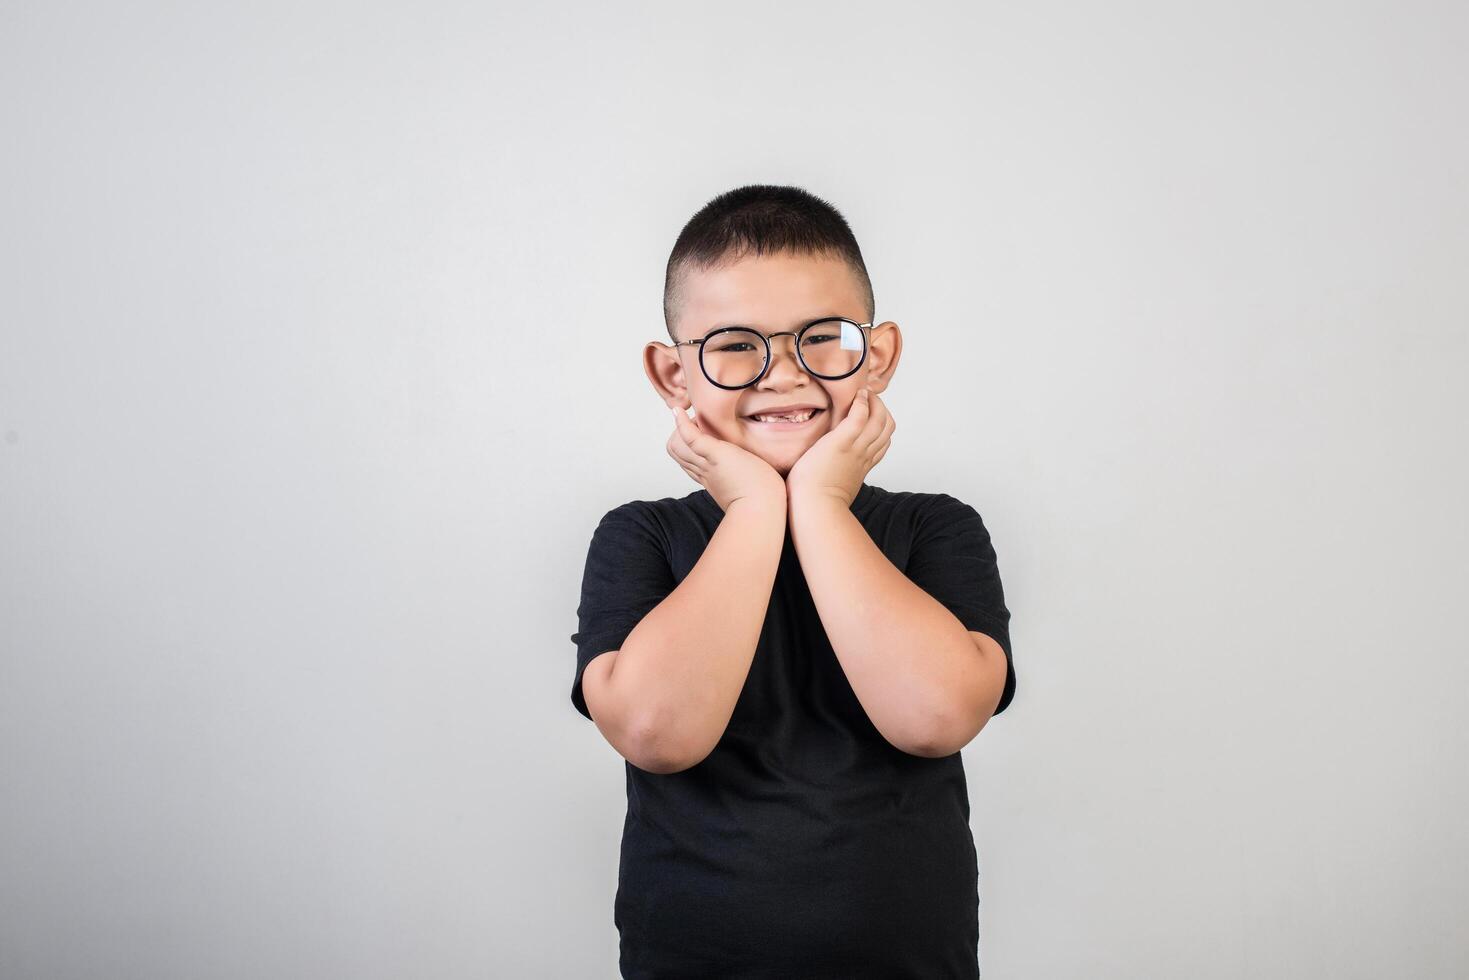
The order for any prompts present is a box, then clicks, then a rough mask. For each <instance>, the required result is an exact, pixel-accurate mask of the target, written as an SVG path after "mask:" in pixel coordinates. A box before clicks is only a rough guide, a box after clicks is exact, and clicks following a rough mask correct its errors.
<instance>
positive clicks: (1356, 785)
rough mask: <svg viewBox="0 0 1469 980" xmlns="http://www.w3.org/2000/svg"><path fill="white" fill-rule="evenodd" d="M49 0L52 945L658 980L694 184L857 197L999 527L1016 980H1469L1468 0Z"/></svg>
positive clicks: (15, 682) (912, 361) (917, 462)
mask: <svg viewBox="0 0 1469 980" xmlns="http://www.w3.org/2000/svg"><path fill="white" fill-rule="evenodd" d="M1020 7H1021V5H1013V7H1012V5H1006V6H1004V7H1001V6H998V5H982V6H979V5H970V4H962V5H961V4H931V5H924V4H919V5H909V6H905V7H897V6H894V5H892V4H873V5H854V4H835V3H824V4H795V5H791V4H786V3H779V4H778V3H741V4H720V5H713V4H709V5H704V4H699V5H687V4H686V5H678V4H672V3H668V4H636V5H628V4H618V5H602V4H597V5H593V4H584V5H579V6H567V5H560V6H558V7H556V8H553V9H545V10H540V11H525V10H512V9H511V8H510V7H509V6H508V5H504V6H490V5H482V4H409V3H403V4H399V5H396V6H388V5H385V4H371V5H359V4H326V3H314V4H301V3H291V4H286V3H273V4H263V3H257V4H250V5H248V9H246V6H245V5H222V4H221V5H210V6H206V5H199V4H194V5H190V4H176V5H163V4H134V5H114V4H100V3H81V4H76V3H72V4H64V3H45V4H42V3H38V2H30V3H19V4H17V3H8V4H6V5H5V7H4V8H3V11H0V83H3V85H0V92H3V95H0V123H3V127H4V133H5V135H6V144H7V145H6V149H5V151H4V152H3V154H0V260H3V261H0V329H3V335H0V647H3V659H0V793H3V807H0V976H3V977H4V978H5V980H16V978H73V977H75V978H81V977H88V978H90V977H97V978H103V977H106V978H109V980H112V978H148V980H164V978H201V977H207V978H237V977H238V978H243V977H270V978H290V977H301V978H319V977H351V978H378V977H382V978H388V977H394V978H396V977H408V976H413V977H433V978H460V977H515V978H529V977H545V978H573V977H574V978H584V977H586V978H594V977H595V978H600V977H612V976H615V973H616V969H615V963H616V953H617V945H616V943H617V937H616V933H615V931H614V929H613V924H612V897H613V892H614V889H615V887H616V872H617V858H618V855H617V846H618V840H619V835H620V832H621V821H622V815H623V806H624V799H623V790H624V787H623V769H622V764H621V760H620V759H619V757H618V756H617V755H616V754H615V753H614V752H613V750H612V749H611V748H610V747H609V746H608V745H607V744H606V743H605V742H603V741H602V739H601V737H600V736H599V735H598V733H597V731H596V729H595V728H594V726H593V725H592V724H591V723H590V722H588V721H587V720H586V719H584V718H582V717H580V716H579V715H577V714H576V713H575V711H574V710H573V708H572V707H571V704H570V701H569V697H568V694H569V686H570V681H571V677H572V671H573V662H574V651H573V649H572V646H571V644H570V642H569V636H570V634H571V632H572V631H573V630H574V629H575V628H576V622H575V607H576V602H577V590H578V586H579V584H580V576H581V571H582V562H583V560H584V557H585V551H586V546H587V543H588V541H589V538H590V535H591V531H592V528H593V527H594V525H595V523H596V521H597V519H598V518H599V517H600V516H601V515H602V514H603V513H605V512H606V511H607V510H608V509H610V508H611V507H613V506H616V505H617V504H620V503H622V502H624V501H626V500H629V499H632V498H635V497H637V498H645V499H646V498H655V497H659V496H664V495H682V494H684V493H688V492H690V491H692V490H694V489H696V487H695V486H694V485H693V484H692V483H691V482H690V481H689V480H688V478H687V477H686V476H685V475H684V474H683V472H682V471H681V470H680V469H678V467H677V466H676V465H675V464H674V463H673V462H672V460H670V459H669V458H668V457H667V455H666V454H665V452H664V446H663V443H664V440H665V439H666V438H667V435H668V430H669V425H670V423H669V419H668V412H667V409H666V408H664V407H663V405H662V404H661V403H660V402H659V401H658V400H657V399H656V398H655V396H654V395H653V393H652V391H651V389H650V387H649V385H648V382H647V380H646V378H645V377H644V375H643V374H642V370H641V367H640V365H639V354H640V348H641V346H642V344H643V343H645V342H646V341H648V340H655V339H662V338H664V334H663V326H662V323H661V319H660V311H659V300H660V289H661V284H662V279H661V277H662V273H663V263H664V261H665V259H666V257H667V254H668V250H669V248H670V247H671V245H672V242H673V238H674V236H675V235H676V234H677V232H678V229H679V228H680V227H681V225H682V223H683V222H684V221H685V220H686V219H687V218H688V217H689V216H690V215H691V214H692V213H693V211H694V210H695V209H696V208H697V207H699V206H700V205H701V204H703V203H704V201H706V200H707V199H708V198H710V197H712V196H714V195H715V194H717V193H719V192H721V191H723V190H727V189H729V188H731V187H733V186H736V185H738V184H741V183H747V182H776V183H793V184H797V185H799V186H802V187H805V188H807V189H808V190H811V191H813V192H814V193H817V194H819V195H821V196H824V197H826V198H828V199H829V200H831V201H832V202H833V203H835V204H836V205H837V206H838V207H839V208H841V209H842V210H843V211H844V212H845V213H846V215H847V216H848V218H849V219H850V221H851V222H852V224H853V227H854V229H855V231H856V233H857V235H858V238H859V240H860V241H861V243H862V246H863V248H864V250H865V253H866V256H867V259H868V262H869V266H870V269H871V273H872V276H873V279H874V284H875V288H876V294H877V303H878V315H879V318H881V319H893V320H896V321H897V322H898V323H899V324H900V325H901V326H902V327H903V328H904V333H905V338H906V349H905V354H904V357H903V360H902V363H901V365H900V368H899V371H898V375H897V377H896V379H895V382H894V387H893V388H892V389H891V390H890V392H889V393H888V395H887V396H885V397H886V401H887V403H888V405H889V407H890V408H891V409H892V411H893V413H894V416H895V417H896V418H897V420H898V421H899V423H900V424H899V428H898V431H897V433H896V435H895V437H894V444H893V448H892V450H891V451H890V452H889V453H888V455H887V457H886V458H885V459H884V460H883V462H882V463H881V464H879V467H878V468H877V469H875V470H874V471H873V472H872V474H870V475H869V482H873V483H876V484H878V485H880V486H884V487H887V488H889V489H913V490H925V491H938V490H942V491H945V492H949V493H952V494H954V495H955V496H958V497H960V498H961V499H964V500H966V501H968V502H971V503H973V504H974V505H975V506H976V507H977V508H978V509H979V510H980V511H981V512H982V513H983V514H984V516H985V518H986V522H987V523H988V524H989V526H990V529H991V532H992V534H993V537H994V542H995V545H996V548H997V551H998V554H999V558H1000V563H1001V570H1002V573H1003V576H1004V580H1005V585H1006V589H1007V593H1008V596H1009V598H1010V605H1011V608H1012V611H1013V614H1014V620H1013V629H1014V634H1013V635H1014V643H1015V651H1016V657H1017V663H1018V670H1019V691H1018V696H1017V698H1016V700H1015V702H1014V705H1013V706H1012V707H1011V708H1010V709H1009V710H1008V711H1007V712H1006V713H1005V714H1004V715H1001V716H1000V717H999V718H998V719H996V720H995V723H994V724H992V725H991V726H989V727H988V728H987V729H986V730H985V731H984V732H983V733H982V734H981V735H980V737H979V738H978V739H976V740H975V742H974V743H972V744H971V745H970V746H969V747H968V748H967V749H966V750H965V753H964V754H965V761H966V764H967V766H968V770H969V773H970V788H971V793H972V798H973V803H974V830H975V836H976V842H977V845H978V848H979V852H980V866H981V896H982V906H981V908H982V912H981V921H982V930H983V932H982V938H981V943H980V947H981V959H982V962H983V965H984V973H985V976H986V978H987V980H1031V978H1037V980H1048V978H1073V977H1081V976H1086V977H1088V978H1096V980H1099V978H1119V980H1122V978H1154V977H1156V978H1176V977H1184V976H1187V977H1191V978H1199V980H1206V978H1216V977H1289V978H1316V977H1322V978H1325V977H1331V978H1357V977H1362V978H1366V977H1379V976H1394V977H1415V978H1416V977H1435V978H1437V977H1445V978H1447V977H1451V976H1462V970H1463V967H1464V963H1465V959H1466V955H1469V935H1466V927H1465V922H1466V921H1469V880H1466V876H1465V874H1464V869H1465V866H1466V858H1469V847H1466V845H1469V831H1466V822H1465V820H1464V818H1463V812H1464V809H1465V805H1466V803H1469V798H1466V797H1469V794H1466V790H1465V781H1464V778H1463V772H1464V761H1465V758H1466V749H1469V735H1466V728H1465V726H1464V724H1463V722H1462V719H1461V708H1462V705H1463V703H1464V696H1465V695H1464V692H1465V690H1466V685H1469V658H1466V653H1469V650H1466V643H1465V639H1464V637H1465V626H1464V621H1463V616H1462V615H1461V613H1462V610H1463V602H1464V596H1465V593H1466V587H1469V575H1466V571H1465V561H1464V554H1465V548H1466V545H1469V534H1466V520H1465V509H1464V501H1465V500H1466V499H1469V486H1466V483H1469V479H1466V477H1469V468H1466V465H1465V446H1466V444H1469V438H1466V436H1469V433H1466V431H1465V430H1466V418H1469V404H1466V397H1465V394H1464V386H1463V380H1462V378H1463V374H1464V371H1465V368H1466V366H1469V364H1466V325H1469V280H1466V276H1465V269H1466V267H1469V194H1466V187H1469V139H1466V127H1465V119H1466V116H1469V113H1466V104H1465V103H1466V99H1465V96H1466V94H1469V68H1466V64H1469V62H1466V59H1465V57H1464V51H1465V50H1466V46H1469V20H1466V15H1465V12H1464V7H1463V6H1462V5H1458V4H1451V3H1441V4H1402V3H1397V4H1388V3H1379V4H1362V3H1348V4H1341V3H1325V2H1322V3H1318V4H1302V3H1287V4H1281V3H1250V4H1239V3H1222V2H1221V3H1210V4H1165V3H1152V4H1139V3H1112V4H1105V5H1104V4H1071V5H1057V4H1048V3H1030V4H1025V5H1023V9H1016V8H1020Z"/></svg>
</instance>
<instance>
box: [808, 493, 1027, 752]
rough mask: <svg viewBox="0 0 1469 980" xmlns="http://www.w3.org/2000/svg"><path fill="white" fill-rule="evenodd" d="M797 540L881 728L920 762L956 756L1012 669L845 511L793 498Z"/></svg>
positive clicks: (859, 690) (826, 618) (836, 645)
mask: <svg viewBox="0 0 1469 980" xmlns="http://www.w3.org/2000/svg"><path fill="white" fill-rule="evenodd" d="M791 538H792V543H793V544H794V546H795V549H796V554H797V556H798V558H799V559H800V562H801V570H802V572H803V573H804V575H805V577H806V583H807V585H808V586H809V587H810V589H811V599H812V601H813V603H814V604H815V606H816V611H817V613H818V615H819V616H820V617H821V622H822V625H823V627H825V629H826V635H827V637H828V638H829V639H830V640H831V645H832V649H833V651H834V652H835V653H836V656H837V660H838V661H839V662H840V663H841V665H842V670H843V672H844V673H845V674H846V675H847V680H848V682H849V683H850V684H851V685H852V691H853V693H854V694H856V695H857V700H858V701H860V702H861V703H862V707H863V709H864V710H866V712H867V716H868V718H869V719H870V720H871V721H872V724H873V726H874V727H876V728H877V730H878V731H879V732H880V733H881V734H882V736H883V737H884V738H885V739H887V740H888V742H890V743H891V744H893V745H894V746H896V747H897V748H900V749H902V750H903V751H905V752H909V753H912V754H915V755H925V756H929V755H946V754H949V753H950V752H953V751H957V749H956V748H955V747H954V746H955V744H956V743H957V744H962V743H963V742H967V741H968V740H969V739H971V738H972V737H973V736H974V734H975V732H976V730H977V728H978V727H983V721H984V720H985V719H986V718H987V717H988V716H987V715H985V714H983V711H984V708H985V706H987V707H988V708H989V709H991V710H992V709H993V706H994V705H995V703H996V701H997V700H998V698H999V689H997V688H995V681H994V677H995V675H996V671H997V670H998V671H999V673H998V676H999V678H1000V683H1001V685H1003V679H1004V672H1003V669H1002V668H999V667H997V666H996V665H994V664H993V663H992V662H991V661H990V660H989V659H988V657H987V655H986V653H985V652H983V651H981V650H980V649H979V648H978V647H977V646H976V645H975V642H974V639H973V637H971V636H970V635H969V631H968V630H967V629H965V627H964V624H963V623H961V622H960V621H959V620H958V619H957V618H956V617H955V616H954V614H953V613H951V612H949V610H948V609H946V608H945V607H944V606H943V605H942V604H941V603H940V602H939V601H938V600H936V599H934V598H933V597H932V596H930V595H929V594H928V593H927V592H925V591H923V589H921V588H920V587H919V586H917V585H915V584H914V583H913V581H912V580H911V579H909V578H908V576H906V575H904V574H903V573H902V571H900V570H899V569H898V568H897V567H896V566H895V565H893V563H892V562H891V561H889V560H888V558H887V556H886V555H885V554H883V552H882V549H881V548H879V547H878V546H877V544H876V543H875V542H874V541H873V540H872V538H871V537H870V536H869V535H868V534H867V531H866V529H865V528H864V527H863V526H862V524H861V522H860V521H858V520H857V518H856V516H855V515H853V514H852V513H851V511H850V510H848V509H847V508H845V507H843V506H841V505H840V503H836V504H833V503H832V502H831V500H830V499H828V498H820V499H817V498H812V499H810V500H796V499H793V500H792V502H791ZM976 719H978V723H977V724H976ZM956 733H958V734H956Z"/></svg>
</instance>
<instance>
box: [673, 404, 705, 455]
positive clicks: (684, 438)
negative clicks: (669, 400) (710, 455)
mask: <svg viewBox="0 0 1469 980" xmlns="http://www.w3.org/2000/svg"><path fill="white" fill-rule="evenodd" d="M669 408H670V410H671V411H672V412H673V427H674V433H675V434H676V435H677V436H678V438H679V440H680V441H681V442H682V443H683V444H684V445H685V446H686V447H687V448H688V450H689V452H691V453H692V454H693V455H694V457H695V459H696V460H697V461H698V462H700V463H703V462H707V460H706V458H705V454H704V453H703V452H701V451H700V450H701V449H702V448H703V447H702V446H701V440H702V439H703V438H704V434H703V432H702V430H700V429H699V428H698V426H696V425H695V424H694V422H693V421H692V420H691V419H690V418H689V417H688V415H687V413H685V411H684V410H683V409H681V408H674V407H673V406H669Z"/></svg>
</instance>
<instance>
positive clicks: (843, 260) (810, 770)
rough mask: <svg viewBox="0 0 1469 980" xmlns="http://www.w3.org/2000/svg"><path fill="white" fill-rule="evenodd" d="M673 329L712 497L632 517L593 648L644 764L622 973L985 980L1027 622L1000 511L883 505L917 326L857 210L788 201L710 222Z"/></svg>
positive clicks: (898, 497)
mask: <svg viewBox="0 0 1469 980" xmlns="http://www.w3.org/2000/svg"><path fill="white" fill-rule="evenodd" d="M664 314H665V321H666V325H667V328H668V333H669V337H670V339H671V340H672V341H673V343H671V344H663V343H660V342H652V343H649V344H648V345H647V347H646V348H645V349H644V368H645V371H646V373H647V376H648V378H649V380H650V381H651V382H652V385H653V388H654V390H655V391H656V392H657V393H658V396H659V398H660V399H662V400H663V401H664V402H665V403H666V404H667V405H668V406H669V407H670V410H671V413H672V425H673V433H672V435H670V437H669V439H668V442H667V446H666V448H667V451H668V453H669V455H670V456H672V458H673V459H674V460H675V462H677V463H678V464H679V465H680V466H681V467H682V468H683V470H684V472H685V473H687V474H688V475H689V477H690V478H691V479H693V480H694V481H695V482H696V483H698V484H699V486H700V487H701V489H699V490H696V491H695V492H693V493H690V494H688V495H687V496H684V497H680V498H673V497H664V498H661V499H659V500H652V501H646V500H635V501H631V502H629V503H626V504H623V505H621V506H618V507H615V508H613V509H612V510H611V511H609V512H607V514H606V515H605V516H604V517H603V518H602V520H601V522H600V523H599V524H598V526H597V528H596V530H595V531H594V533H593V536H592V543H591V546H590V549H589V551H588V555H587V563H586V569H585V573H584V576H583V581H582V592H581V602H580V605H579V607H578V609H577V615H578V620H579V630H578V632H577V633H576V634H574V635H573V636H572V638H571V639H572V641H573V643H575V644H576V647H577V671H576V676H575V679H574V681H573V685H572V693H571V699H572V703H573V704H574V705H575V707H576V708H577V710H578V711H580V712H581V713H582V714H584V715H585V716H586V717H588V718H590V719H592V720H593V722H594V723H595V724H596V726H597V728H598V729H599V730H600V731H601V732H602V734H603V736H604V737H605V738H606V739H607V741H608V742H609V743H610V744H611V745H612V746H613V747H614V748H615V749H616V750H617V751H618V753H619V754H620V755H622V756H623V757H624V759H625V760H626V770H627V795H628V810H627V817H626V821H625V823H624V829H623V840H622V856H621V862H620V865H619V874H618V888H617V895H616V899H615V903H614V922H615V924H616V926H617V928H618V931H619V936H620V952H621V955H620V966H621V970H622V975H623V976H624V977H625V978H659V980H661V978H673V977H680V978H683V977H709V978H714V977H730V978H734V977H738V978H757V977H760V978H765V977H769V978H775V977H800V978H804V980H816V978H828V977H830V978H843V980H853V978H863V977H872V978H882V980H893V978H898V977H914V978H924V980H934V978H944V977H953V978H971V980H973V978H978V977H979V966H978V949H977V947H978V940H979V925H978V911H979V910H978V866H977V860H976V857H977V856H976V852H975V848H974V840H973V836H972V834H971V832H970V829H969V799H968V790H967V785H966V781H965V775H964V767H963V761H962V757H961V756H960V754H959V750H960V749H961V748H962V747H963V746H964V745H966V744H968V743H969V742H970V741H971V740H972V739H973V738H974V736H975V735H976V734H977V733H978V732H979V731H980V729H982V728H983V727H984V725H985V724H986V722H987V721H988V720H989V719H990V718H991V717H992V716H993V715H995V714H998V713H999V712H1000V711H1003V710H1004V709H1005V707H1007V706H1008V705H1009V703H1010V701H1011V699H1012V698H1013V696H1014V691H1015V674H1014V668H1013V663H1012V657H1011V649H1010V638H1009V620H1010V613H1009V611H1008V609H1007V608H1006V606H1005V601H1004V593H1003V588H1002V586H1001V583H1000V577H999V571H998V567H997V564H996V558H995V552H994V549H993V547H992V545H991V542H990V537H989V533H988V531H987V530H986V528H985V526H984V523H983V521H982V520H981V519H980V516H979V514H978V512H976V511H975V510H974V509H973V508H972V507H971V506H969V505H968V504H965V503H963V502H961V501H959V500H958V499H956V498H954V497H952V496H949V495H948V494H945V493H918V492H912V491H888V490H884V489H882V488H881V487H877V486H875V485H872V484H869V483H867V482H865V478H866V476H867V474H868V473H869V472H870V471H871V470H872V468H873V467H874V466H875V465H876V464H877V463H878V462H879V461H881V459H882V457H883V455H884V454H885V453H886V452H887V449H888V446H889V445H890V444H891V439H892V435H893V432H894V430H895V423H894V420H893V417H892V413H891V412H890V411H889V410H888V409H887V407H886V405H885V404H884V403H883V401H882V399H881V397H880V393H881V392H883V391H885V390H886V389H887V386H888V385H889V384H890V383H891V381H892V378H893V375H894V372H895V371H896V369H897V365H898V360H899V357H900V355H901V352H902V334H901V332H900V330H899V328H898V325H897V324H896V323H894V322H892V321H890V320H889V321H884V322H881V323H875V322H874V320H875V317H874V306H873V293H872V288H871V284H870V280H869V278H868V275H867V270H866V266H865V264H864V263H863V260H862V255H861V251H860V249H859V248H858V246H857V242H856V239H855V238H854V237H853V235H852V233H851V230H850V228H849V226H848V225H847V222H846V221H845V219H844V218H842V216H841V215H840V213H838V212H837V211H836V209H834V208H833V207H831V205H830V204H828V203H827V202H825V201H822V200H821V199H819V198H816V197H814V196H813V195H811V194H808V193H807V192H805V191H803V190H800V189H798V188H794V187H777V186H768V185H750V186H746V187H741V188H738V189H736V190H733V191H730V192H728V193H726V194H723V195H720V196H719V197H716V198H715V199H713V200H712V201H710V202H709V203H708V204H706V205H705V206H704V208H702V209H701V210H700V211H699V212H698V213H697V214H695V215H694V217H693V218H692V219H690V221H689V223H688V224H687V225H686V226H685V227H684V229H683V231H682V233H681V234H680V235H679V238H678V240H677V242H676V243H675V245H674V248H673V252H672V254H671V256H670V258H669V263H668V270H667V278H666V280H665V292H664ZM690 407H692V408H693V410H694V413H695V417H694V418H692V419H691V418H689V417H688V415H687V414H686V411H687V409H689V408H690Z"/></svg>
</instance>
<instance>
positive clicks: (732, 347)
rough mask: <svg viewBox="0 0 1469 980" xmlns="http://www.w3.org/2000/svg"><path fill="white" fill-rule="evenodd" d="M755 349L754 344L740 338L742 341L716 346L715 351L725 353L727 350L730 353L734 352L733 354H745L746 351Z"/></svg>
mask: <svg viewBox="0 0 1469 980" xmlns="http://www.w3.org/2000/svg"><path fill="white" fill-rule="evenodd" d="M754 349H755V346H754V345H753V344H749V343H746V342H745V341H743V340H740V341H733V342H731V343H728V344H725V345H724V346H723V347H716V348H714V351H715V353H717V354H718V353H724V352H726V351H727V352H729V353H732V354H743V353H745V352H746V351H752V350H754Z"/></svg>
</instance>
